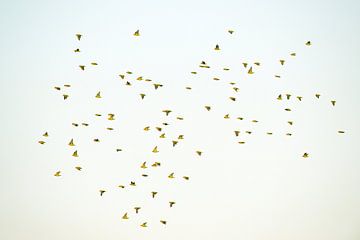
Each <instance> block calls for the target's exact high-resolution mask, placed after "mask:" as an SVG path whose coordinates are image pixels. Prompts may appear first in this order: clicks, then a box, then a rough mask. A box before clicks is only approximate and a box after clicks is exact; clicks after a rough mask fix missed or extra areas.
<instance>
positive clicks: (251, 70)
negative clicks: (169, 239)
mask: <svg viewBox="0 0 360 240" xmlns="http://www.w3.org/2000/svg"><path fill="white" fill-rule="evenodd" d="M227 32H228V33H229V34H231V35H232V34H234V30H228V31H227ZM133 36H134V37H140V36H141V35H140V31H139V30H137V31H135V32H134V33H133ZM82 37H83V36H82V35H81V34H76V39H77V40H78V41H81V39H82ZM305 45H306V46H311V45H312V43H311V41H307V42H306V43H305ZM213 50H214V51H221V48H220V46H219V44H216V45H215V47H214V49H213ZM73 51H74V52H75V53H76V54H78V53H80V52H81V50H80V49H79V48H76V49H74V50H73ZM290 57H291V58H294V57H296V53H295V52H292V53H290ZM285 63H286V60H285V59H279V64H280V65H282V66H283V65H285ZM90 65H92V66H97V65H98V63H97V62H91V63H90ZM260 65H261V63H260V62H253V63H248V62H243V63H242V66H243V68H244V69H245V71H246V73H247V74H249V75H252V74H255V72H256V68H257V67H259V66H260ZM198 67H199V68H202V69H210V68H211V66H210V65H208V64H207V63H206V62H205V61H201V62H200V64H199V66H198ZM86 68H87V66H86V65H79V69H80V70H81V71H85V70H86ZM222 70H223V71H230V69H229V68H226V67H225V68H223V69H222ZM197 73H198V72H197V71H191V74H194V75H196V74H197ZM132 75H133V72H131V71H127V72H126V73H122V74H119V77H120V80H122V81H123V82H124V85H125V86H132V84H133V83H132V81H139V82H145V83H151V84H152V86H153V87H154V89H155V90H157V89H159V88H162V87H163V84H161V83H157V82H153V81H152V80H151V79H145V78H144V77H142V76H139V77H136V78H135V79H131V77H130V76H132ZM274 77H275V78H280V77H281V76H280V75H274ZM213 80H214V81H220V78H218V77H214V78H213ZM229 84H230V86H231V91H233V93H234V94H236V93H237V92H239V87H237V86H236V82H230V83H229ZM70 87H71V85H70V84H64V85H63V87H59V86H55V87H54V89H55V90H56V91H62V90H63V89H67V88H70ZM185 89H186V90H187V91H191V90H192V87H191V86H186V87H185ZM94 95H95V96H94V97H95V98H96V99H101V98H102V94H101V91H98V92H97V93H96V94H94ZM62 97H63V99H64V100H67V99H68V98H69V94H67V93H66V90H65V91H64V92H63V94H62ZM139 97H140V100H144V99H145V98H146V94H145V93H139ZM292 97H293V98H295V99H297V101H299V102H301V101H302V100H303V97H302V96H292V94H289V93H285V94H284V93H282V94H279V95H278V96H277V97H276V96H275V98H276V100H278V101H283V100H285V101H288V100H290V99H291V98H292ZM320 97H321V95H320V94H318V93H316V94H315V95H314V98H315V99H320ZM229 100H230V101H232V102H235V101H237V98H236V96H230V97H229ZM329 104H331V105H332V106H334V107H335V105H336V101H335V100H330V102H329ZM203 107H204V109H205V111H211V110H212V106H210V105H205V106H203ZM284 111H287V112H291V111H292V109H291V108H285V109H284ZM162 113H163V114H164V115H165V116H166V117H169V116H170V114H172V115H174V112H173V111H172V110H171V109H163V110H162ZM95 116H96V117H102V116H103V114H101V113H95ZM106 118H107V120H108V121H115V120H116V116H115V114H114V113H108V114H107V116H106ZM223 118H224V119H230V118H232V116H231V115H230V113H226V114H225V115H224V116H223ZM235 119H236V120H239V121H242V120H244V118H243V117H235ZM175 120H176V121H183V120H184V117H183V116H176V117H175ZM250 121H251V122H253V123H257V122H258V120H256V119H252V120H250ZM287 123H288V124H289V125H290V126H291V125H293V124H294V122H293V121H292V120H289V121H288V122H287ZM72 125H73V127H79V126H83V127H89V124H88V123H86V122H82V123H72ZM168 125H169V123H167V122H163V123H159V125H157V126H145V127H143V131H145V132H148V131H155V132H158V134H160V135H159V136H158V138H160V139H165V138H168V135H167V134H168V133H165V132H164V131H165V128H166V126H168ZM106 130H108V131H112V130H114V128H112V127H107V128H106ZM243 133H245V134H248V135H250V134H252V131H249V130H247V131H244V132H242V131H240V130H237V129H235V130H234V132H233V134H234V135H235V137H240V136H241V135H242V134H243ZM338 133H339V134H344V133H345V131H343V130H338ZM266 134H267V135H273V132H266ZM285 134H286V136H292V133H291V132H287V133H285ZM42 136H43V138H42V140H39V141H38V143H39V144H41V145H44V144H46V141H45V139H46V138H49V133H48V132H45V133H43V134H42ZM93 141H94V142H100V139H98V138H94V139H93ZM181 141H184V135H183V134H180V135H177V136H173V137H172V139H171V142H170V147H176V146H177V145H178V144H179V143H180V142H181ZM237 143H238V144H245V141H243V140H240V141H237ZM68 146H69V147H70V148H74V151H73V153H72V157H74V158H78V157H79V153H78V150H76V149H75V148H76V146H77V144H76V140H75V139H73V138H72V139H70V140H69V142H68ZM151 149H152V150H151V152H152V153H153V154H156V153H158V152H159V151H160V149H159V147H158V146H152V147H151ZM115 150H116V152H121V151H123V149H121V148H116V149H115ZM194 154H196V155H197V156H198V157H201V156H202V154H203V151H202V150H200V149H196V150H194ZM302 157H303V158H309V157H310V153H308V152H304V153H302ZM139 167H140V168H141V169H147V168H157V167H161V163H160V162H159V161H155V162H152V163H148V162H142V163H141V164H140V166H139ZM74 168H75V169H76V170H77V171H82V170H83V168H82V167H81V166H75V167H74ZM53 176H55V177H61V176H62V171H61V170H58V171H56V172H55V173H54V174H53ZM141 176H142V177H145V178H146V177H148V174H145V173H143V174H142V175H141ZM175 177H177V176H175V173H174V172H171V173H169V175H168V176H167V178H168V179H170V180H171V179H174V178H175ZM181 178H182V179H183V180H184V181H189V180H190V177H189V176H181ZM129 186H130V187H135V186H137V185H136V182H135V181H131V182H130V183H129ZM118 188H121V189H124V188H126V185H123V184H121V185H118ZM106 192H107V190H105V189H99V196H101V197H102V196H104V194H106ZM157 194H158V192H157V191H151V192H149V197H151V198H152V199H155V198H156V196H157ZM175 204H176V202H175V201H173V200H170V201H168V206H169V207H170V208H172V207H174V205H175ZM141 209H142V208H141V207H140V206H135V207H134V208H133V210H132V211H133V213H134V214H139V213H140V212H141ZM121 218H122V219H123V220H124V221H126V220H128V219H129V218H130V211H126V212H124V213H123V214H122V217H121ZM159 223H160V224H163V225H166V224H167V221H166V220H165V219H160V220H159ZM140 227H143V228H145V227H148V222H142V223H141V224H140Z"/></svg>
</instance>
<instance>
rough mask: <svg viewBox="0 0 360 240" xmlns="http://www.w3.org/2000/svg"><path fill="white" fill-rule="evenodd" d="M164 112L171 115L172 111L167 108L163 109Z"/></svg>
mask: <svg viewBox="0 0 360 240" xmlns="http://www.w3.org/2000/svg"><path fill="white" fill-rule="evenodd" d="M162 112H163V113H165V114H166V116H169V114H170V113H171V112H172V111H171V110H168V109H165V110H162Z"/></svg>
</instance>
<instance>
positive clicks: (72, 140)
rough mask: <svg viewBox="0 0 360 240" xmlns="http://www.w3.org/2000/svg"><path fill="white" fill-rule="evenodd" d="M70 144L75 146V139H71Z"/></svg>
mask: <svg viewBox="0 0 360 240" xmlns="http://www.w3.org/2000/svg"><path fill="white" fill-rule="evenodd" d="M68 145H69V146H71V147H73V146H75V143H74V139H71V140H70V142H69V143H68Z"/></svg>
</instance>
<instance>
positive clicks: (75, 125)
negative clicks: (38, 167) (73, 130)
mask: <svg viewBox="0 0 360 240" xmlns="http://www.w3.org/2000/svg"><path fill="white" fill-rule="evenodd" d="M71 125H73V126H74V127H78V126H79V124H77V123H72V124H71Z"/></svg>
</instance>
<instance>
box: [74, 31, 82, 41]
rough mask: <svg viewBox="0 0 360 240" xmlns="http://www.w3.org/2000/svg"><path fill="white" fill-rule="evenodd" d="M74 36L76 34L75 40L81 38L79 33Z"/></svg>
mask: <svg viewBox="0 0 360 240" xmlns="http://www.w3.org/2000/svg"><path fill="white" fill-rule="evenodd" d="M75 36H76V38H77V40H79V41H80V39H81V37H82V35H81V34H80V33H78V34H76V35H75Z"/></svg>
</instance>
